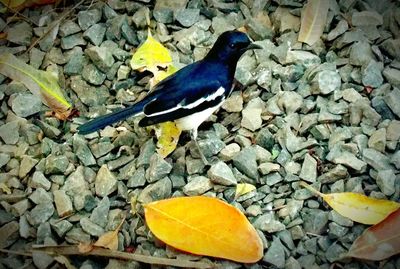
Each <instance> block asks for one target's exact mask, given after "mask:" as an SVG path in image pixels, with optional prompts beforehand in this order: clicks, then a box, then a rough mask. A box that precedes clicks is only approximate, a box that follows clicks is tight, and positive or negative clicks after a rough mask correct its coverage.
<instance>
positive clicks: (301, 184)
mask: <svg viewBox="0 0 400 269" xmlns="http://www.w3.org/2000/svg"><path fill="white" fill-rule="evenodd" d="M300 186H302V187H304V188H306V189H307V190H309V191H310V192H312V193H314V194H316V195H318V196H321V197H322V198H323V197H324V196H325V194H323V193H322V192H320V191H318V190H316V189H314V188H313V187H311V186H310V185H309V184H307V183H305V182H304V181H300Z"/></svg>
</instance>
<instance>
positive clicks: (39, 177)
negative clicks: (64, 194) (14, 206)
mask: <svg viewBox="0 0 400 269" xmlns="http://www.w3.org/2000/svg"><path fill="white" fill-rule="evenodd" d="M29 186H30V187H32V188H34V189H37V188H43V189H45V190H47V191H48V190H50V188H51V182H50V181H49V180H48V179H47V178H46V177H45V176H44V174H43V173H42V172H41V171H35V173H33V176H32V179H31V181H30V184H29Z"/></svg>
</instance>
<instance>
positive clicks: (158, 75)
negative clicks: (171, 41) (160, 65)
mask: <svg viewBox="0 0 400 269" xmlns="http://www.w3.org/2000/svg"><path fill="white" fill-rule="evenodd" d="M176 71H178V69H177V68H176V67H175V66H173V65H172V64H170V65H168V66H167V68H166V69H165V70H162V69H161V70H158V71H157V72H155V73H154V77H153V78H152V79H151V80H150V89H152V88H153V87H154V86H155V85H156V84H157V83H158V82H160V81H161V80H163V79H165V78H166V77H168V76H170V75H172V74H173V73H175V72H176Z"/></svg>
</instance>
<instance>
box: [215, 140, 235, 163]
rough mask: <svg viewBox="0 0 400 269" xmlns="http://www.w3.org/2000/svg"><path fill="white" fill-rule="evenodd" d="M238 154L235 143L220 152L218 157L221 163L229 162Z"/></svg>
mask: <svg viewBox="0 0 400 269" xmlns="http://www.w3.org/2000/svg"><path fill="white" fill-rule="evenodd" d="M239 152H240V146H239V145H238V144H236V143H231V144H229V145H226V147H224V148H223V149H222V150H221V151H220V153H219V156H220V157H221V159H222V160H223V161H230V160H232V158H233V157H234V156H235V155H236V154H238V153H239Z"/></svg>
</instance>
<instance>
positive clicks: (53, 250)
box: [32, 245, 215, 269]
mask: <svg viewBox="0 0 400 269" xmlns="http://www.w3.org/2000/svg"><path fill="white" fill-rule="evenodd" d="M32 247H33V248H32V251H42V252H45V253H47V254H49V255H53V256H54V255H57V256H59V255H63V256H70V255H81V256H101V257H108V258H116V259H122V260H134V261H137V262H143V263H149V264H158V265H166V266H176V267H183V268H196V269H208V268H214V267H215V266H214V265H213V264H210V263H206V262H193V261H186V260H177V259H168V258H161V257H152V256H146V255H142V254H135V253H127V252H121V251H115V250H109V249H103V248H98V247H94V248H93V249H92V250H91V251H90V252H86V253H81V252H79V250H78V248H77V246H40V245H34V246H32Z"/></svg>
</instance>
